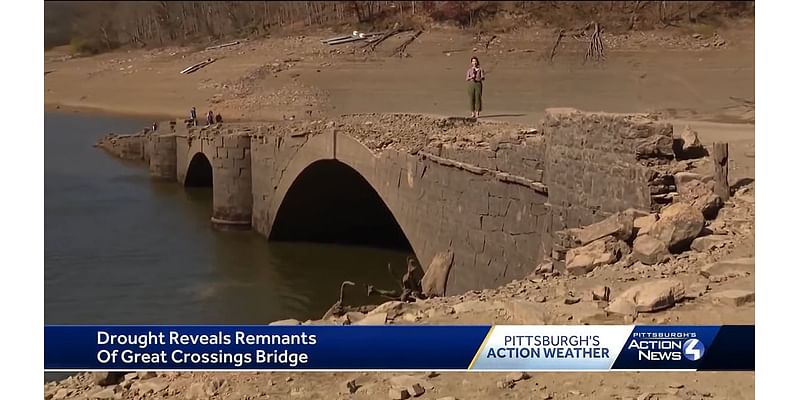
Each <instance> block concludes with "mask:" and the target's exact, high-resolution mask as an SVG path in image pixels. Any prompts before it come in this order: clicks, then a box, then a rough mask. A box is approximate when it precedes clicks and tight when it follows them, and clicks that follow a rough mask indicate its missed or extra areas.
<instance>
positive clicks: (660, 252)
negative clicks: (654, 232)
mask: <svg viewBox="0 0 800 400" xmlns="http://www.w3.org/2000/svg"><path fill="white" fill-rule="evenodd" d="M668 257H669V250H667V246H666V245H665V244H664V242H662V241H660V240H658V239H656V238H654V237H652V236H650V235H641V236H639V237H637V238H636V240H634V241H633V258H634V259H635V260H637V261H640V262H641V263H642V264H645V265H653V264H658V263H660V262H663V261H665V260H666V259H667V258H668Z"/></svg>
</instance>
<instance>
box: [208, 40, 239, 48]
mask: <svg viewBox="0 0 800 400" xmlns="http://www.w3.org/2000/svg"><path fill="white" fill-rule="evenodd" d="M239 43H241V42H240V41H238V40H237V41H235V42H230V43H223V44H218V45H216V46H210V47H206V50H215V49H221V48H223V47H229V46H236V45H237V44H239Z"/></svg>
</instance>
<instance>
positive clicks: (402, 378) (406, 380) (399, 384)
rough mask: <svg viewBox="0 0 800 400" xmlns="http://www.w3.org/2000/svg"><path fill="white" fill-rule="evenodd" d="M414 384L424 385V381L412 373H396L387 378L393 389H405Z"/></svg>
mask: <svg viewBox="0 0 800 400" xmlns="http://www.w3.org/2000/svg"><path fill="white" fill-rule="evenodd" d="M414 385H420V386H422V387H425V381H424V380H423V379H420V378H418V377H415V376H412V375H396V376H393V377H390V378H389V386H391V387H393V388H395V389H400V388H403V389H405V388H409V387H411V386H414Z"/></svg>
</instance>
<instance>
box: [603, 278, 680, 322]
mask: <svg viewBox="0 0 800 400" xmlns="http://www.w3.org/2000/svg"><path fill="white" fill-rule="evenodd" d="M684 295H685V289H684V286H683V283H682V282H681V281H679V280H676V279H660V280H657V281H651V282H645V283H640V284H638V285H634V286H632V287H631V288H629V289H628V290H626V291H624V292H623V293H622V294H621V295H619V297H617V298H616V299H614V301H613V302H611V304H609V305H608V308H607V309H606V311H609V312H614V313H618V314H626V315H634V314H636V313H642V312H653V311H659V310H663V309H666V308H670V307H672V306H674V305H675V303H677V302H679V301H681V300H683V298H684Z"/></svg>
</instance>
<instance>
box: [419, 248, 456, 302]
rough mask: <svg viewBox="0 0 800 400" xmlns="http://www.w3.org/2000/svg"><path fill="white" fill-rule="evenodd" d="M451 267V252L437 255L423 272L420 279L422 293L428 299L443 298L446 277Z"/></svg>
mask: <svg viewBox="0 0 800 400" xmlns="http://www.w3.org/2000/svg"><path fill="white" fill-rule="evenodd" d="M452 266H453V252H452V251H450V250H448V251H444V252H439V253H437V254H436V255H435V256H434V257H433V261H431V264H430V266H428V269H427V270H426V271H425V276H423V277H422V292H423V293H424V294H425V295H426V296H428V297H435V296H444V294H445V292H446V291H447V277H448V275H449V274H450V267H452Z"/></svg>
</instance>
